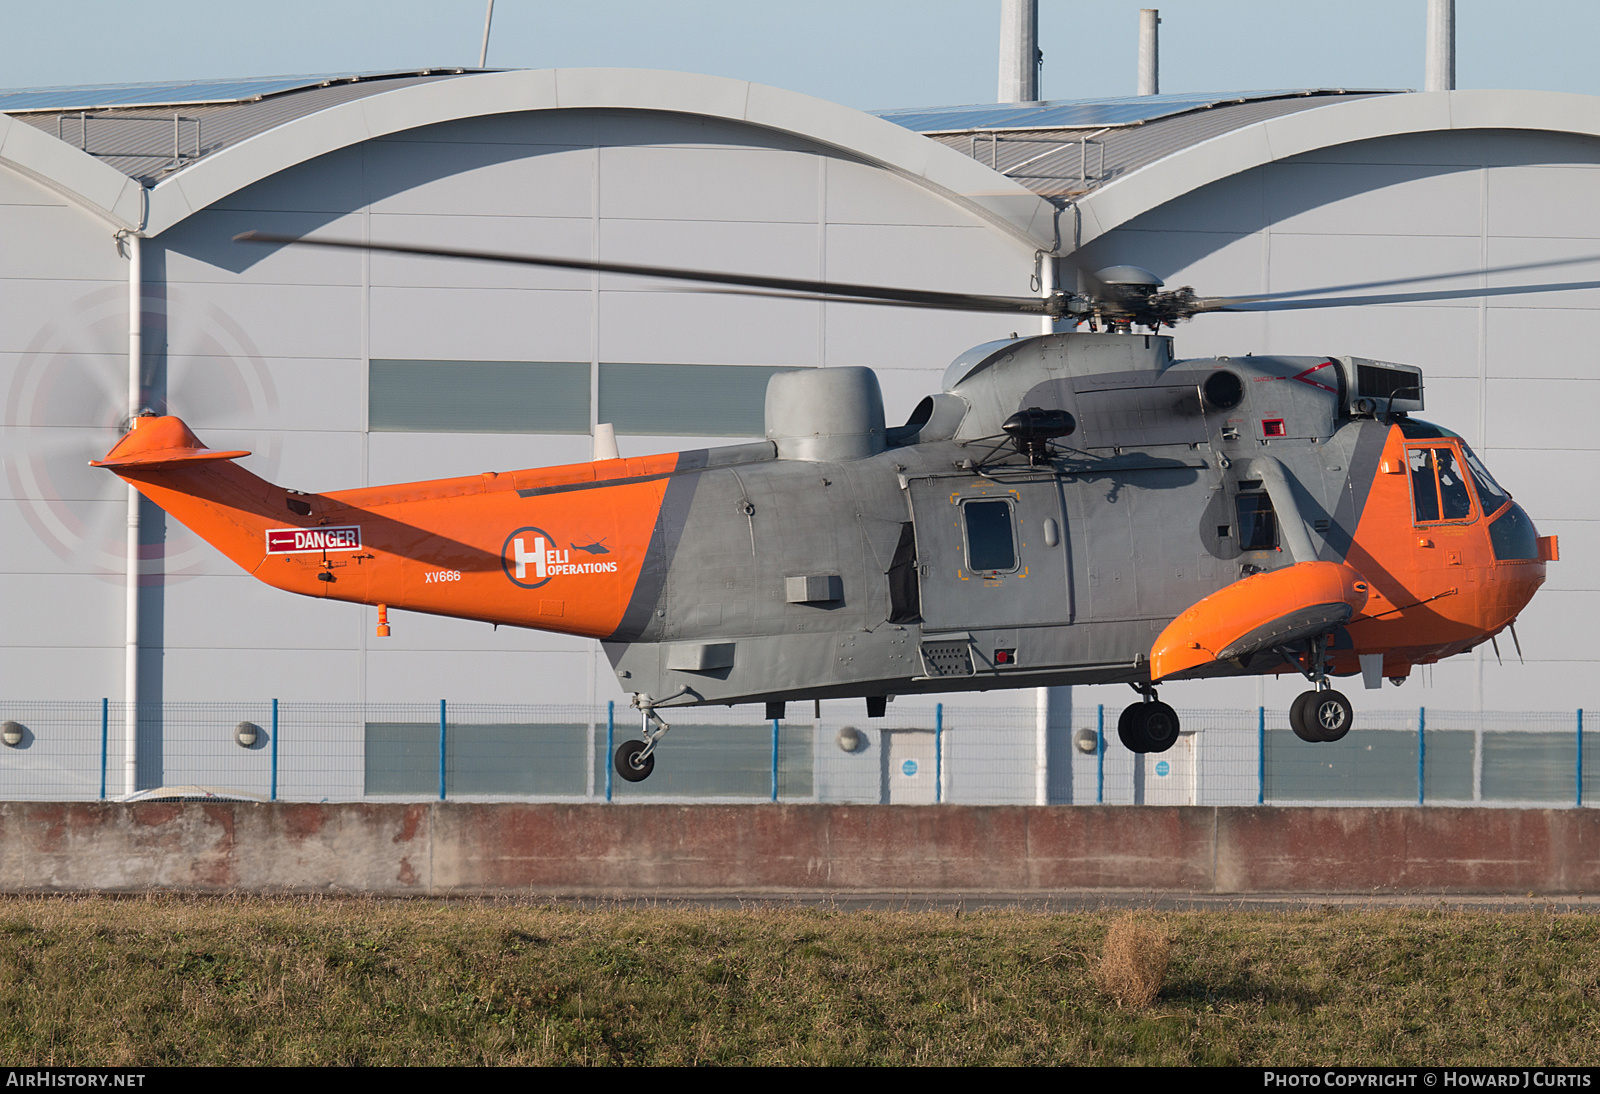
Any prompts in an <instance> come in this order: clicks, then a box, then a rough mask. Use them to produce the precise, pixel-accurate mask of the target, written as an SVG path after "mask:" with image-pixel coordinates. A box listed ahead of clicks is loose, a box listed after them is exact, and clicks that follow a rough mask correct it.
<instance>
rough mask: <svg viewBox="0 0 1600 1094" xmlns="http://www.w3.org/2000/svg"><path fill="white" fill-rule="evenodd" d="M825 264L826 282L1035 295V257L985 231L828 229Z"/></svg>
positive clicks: (882, 226)
mask: <svg viewBox="0 0 1600 1094" xmlns="http://www.w3.org/2000/svg"><path fill="white" fill-rule="evenodd" d="M827 259H828V268H827V274H826V276H827V277H828V278H829V279H830V280H839V281H852V282H862V283H865V284H869V285H896V286H904V287H906V288H913V289H922V288H938V289H942V290H944V291H946V292H980V293H1000V294H1005V295H1011V296H1036V295H1038V294H1037V291H1036V290H1031V289H1029V287H1028V281H1029V279H1030V278H1031V277H1032V276H1033V274H1034V263H1033V251H1032V250H1031V249H1029V248H1027V247H1024V246H1022V245H1021V244H1019V243H1017V242H1015V241H1014V240H1012V239H1010V238H1008V237H1005V236H1002V235H1001V234H1000V233H999V232H995V231H988V230H985V229H983V228H977V227H973V228H941V227H912V226H907V225H899V224H830V225H828V237H827ZM880 310H883V311H887V310H889V309H880ZM1019 321H1020V320H1019ZM1034 321H1035V323H1037V317H1034Z"/></svg>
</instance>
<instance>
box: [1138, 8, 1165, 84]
mask: <svg viewBox="0 0 1600 1094" xmlns="http://www.w3.org/2000/svg"><path fill="white" fill-rule="evenodd" d="M1160 25H1161V12H1160V11H1159V10H1157V9H1156V8H1143V9H1141V10H1140V12H1139V94H1141V95H1159V94H1161V39H1160V35H1161V32H1160V31H1159V30H1157V29H1156V28H1157V27H1159V26H1160Z"/></svg>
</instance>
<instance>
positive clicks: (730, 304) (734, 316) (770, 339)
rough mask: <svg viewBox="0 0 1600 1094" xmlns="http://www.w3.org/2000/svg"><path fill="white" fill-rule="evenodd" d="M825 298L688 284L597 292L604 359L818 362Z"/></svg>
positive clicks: (728, 363)
mask: <svg viewBox="0 0 1600 1094" xmlns="http://www.w3.org/2000/svg"><path fill="white" fill-rule="evenodd" d="M823 307H824V305H821V304H814V303H811V302H809V301H801V300H767V299H763V298H760V297H746V298H742V299H741V298H735V297H720V296H713V295H708V294H704V293H688V292H605V293H601V294H600V312H599V329H600V358H601V360H604V361H631V362H643V363H651V362H665V363H685V364H708V365H745V364H751V365H797V366H802V365H816V364H818V363H820V360H821V356H822V354H821V346H820V344H819V335H820V334H821V322H820V317H819V314H818V313H819V312H820V311H821V310H822V308H823Z"/></svg>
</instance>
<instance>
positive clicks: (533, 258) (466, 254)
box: [233, 231, 1046, 315]
mask: <svg viewBox="0 0 1600 1094" xmlns="http://www.w3.org/2000/svg"><path fill="white" fill-rule="evenodd" d="M233 238H234V240H235V241H236V242H240V243H300V244H305V245H307V246H311V247H338V248H343V249H345V250H352V251H384V252H387V253H389V254H407V255H422V256H425V257H428V258H465V259H471V260H473V261H477V262H506V263H511V264H513V265H519V266H545V267H549V268H552V269H558V270H587V271H589V272H591V273H609V274H623V275H626V276H629V277H660V278H667V279H670V280H674V281H698V282H702V283H708V284H713V285H739V286H743V287H746V288H752V289H768V290H773V291H776V292H779V293H784V292H787V293H807V294H815V295H814V296H807V297H806V299H823V300H836V301H838V302H840V303H847V302H849V303H862V304H866V303H878V304H890V305H896V304H898V305H901V306H909V307H920V308H947V309H950V310H952V311H984V312H1007V313H1012V314H1015V313H1022V314H1034V315H1039V314H1043V313H1044V312H1045V310H1046V303H1045V301H1044V300H1043V299H1041V298H1039V297H1036V296H982V295H979V294H975V293H950V292H935V291H932V290H928V289H895V288H887V287H885V286H882V285H855V284H850V283H848V282H843V281H810V280H806V279H804V278H794V277H759V276H756V275H753V274H733V273H716V272H713V271H710V270H685V269H679V268H676V267H672V266H637V265H632V264H628V263H621V262H594V261H591V260H589V259H584V258H550V257H546V256H541V255H519V254H510V253H507V252H504V251H469V250H458V249H455V248H449V247H419V246H411V245H408V244H399V243H363V242H361V241H360V240H354V239H312V238H303V237H300V236H284V235H275V234H273V233H270V232H255V231H251V232H242V233H240V234H239V235H236V236H234V237H233Z"/></svg>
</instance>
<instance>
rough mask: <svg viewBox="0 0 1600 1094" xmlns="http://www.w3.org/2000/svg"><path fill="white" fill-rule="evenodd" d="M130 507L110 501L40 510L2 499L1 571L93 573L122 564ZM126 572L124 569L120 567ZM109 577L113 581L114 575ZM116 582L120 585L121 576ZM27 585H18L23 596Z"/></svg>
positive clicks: (6, 572) (0, 520) (123, 503)
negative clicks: (2, 546)
mask: <svg viewBox="0 0 1600 1094" xmlns="http://www.w3.org/2000/svg"><path fill="white" fill-rule="evenodd" d="M127 523H128V506H127V504H126V502H125V500H124V497H123V496H122V495H119V496H118V497H116V498H114V499H111V500H107V501H85V502H76V503H73V504H71V505H58V506H51V507H45V506H35V505H30V504H22V503H18V502H14V501H0V543H3V544H5V549H4V551H0V573H4V574H15V575H26V574H74V573H83V574H93V573H95V572H96V571H97V570H108V569H109V568H110V567H112V566H116V565H118V563H119V562H120V560H121V557H122V554H123V549H124V548H123V544H125V543H126V529H127ZM119 568H120V567H119ZM106 576H107V579H110V578H111V575H110V574H109V573H108V574H107V575H106ZM115 580H116V581H117V582H120V581H121V580H122V579H121V575H120V574H119V575H116V577H115ZM26 589H27V585H26V582H25V581H24V582H23V583H22V584H20V585H19V586H18V591H19V593H21V592H25V591H26Z"/></svg>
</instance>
